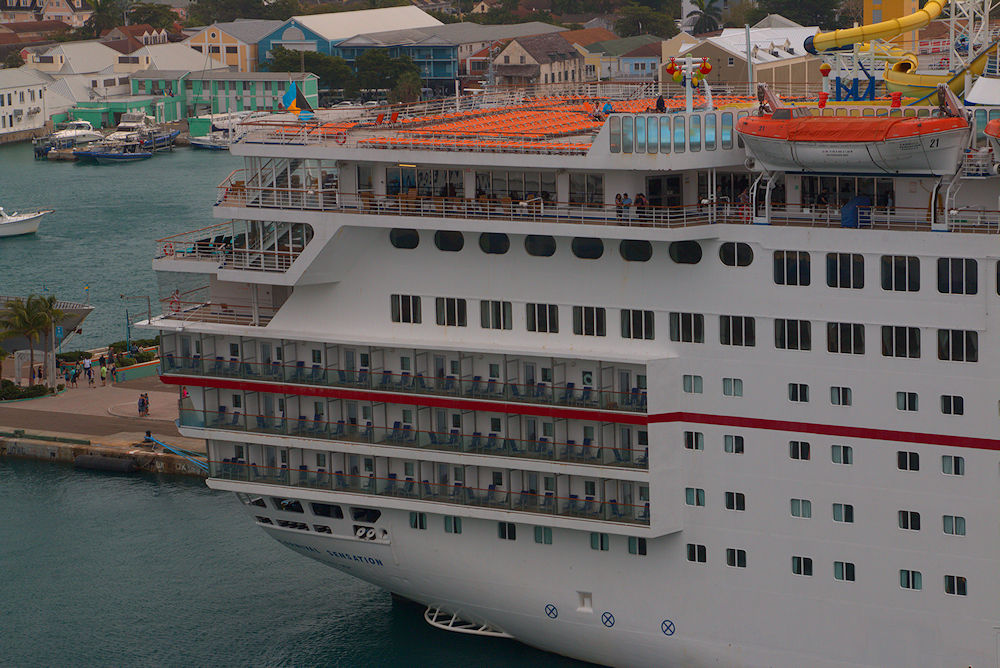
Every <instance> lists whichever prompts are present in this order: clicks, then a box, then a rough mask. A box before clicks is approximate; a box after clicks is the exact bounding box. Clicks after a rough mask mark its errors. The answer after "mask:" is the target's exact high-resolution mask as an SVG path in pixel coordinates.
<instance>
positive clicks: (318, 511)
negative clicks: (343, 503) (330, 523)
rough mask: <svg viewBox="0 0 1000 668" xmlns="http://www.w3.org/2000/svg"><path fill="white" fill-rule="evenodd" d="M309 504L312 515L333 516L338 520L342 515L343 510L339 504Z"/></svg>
mask: <svg viewBox="0 0 1000 668" xmlns="http://www.w3.org/2000/svg"><path fill="white" fill-rule="evenodd" d="M310 505H311V506H312V511H313V515H318V516H320V517H334V518H336V519H338V520H339V519H343V517H344V511H343V510H341V509H340V506H334V505H330V504H329V503H313V504H310Z"/></svg>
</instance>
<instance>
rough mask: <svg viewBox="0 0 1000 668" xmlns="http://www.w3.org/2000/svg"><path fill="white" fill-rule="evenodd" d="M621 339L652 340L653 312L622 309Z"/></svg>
mask: <svg viewBox="0 0 1000 668" xmlns="http://www.w3.org/2000/svg"><path fill="white" fill-rule="evenodd" d="M602 310H603V309H602ZM622 338H623V339H649V340H652V339H653V338H654V332H653V312H652V311H640V310H638V309H622Z"/></svg>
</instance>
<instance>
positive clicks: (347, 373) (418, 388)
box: [163, 353, 647, 413]
mask: <svg viewBox="0 0 1000 668" xmlns="http://www.w3.org/2000/svg"><path fill="white" fill-rule="evenodd" d="M163 372H164V373H167V374H171V373H173V374H182V375H194V376H221V377H228V378H244V379H247V380H262V381H271V382H281V383H294V384H299V385H323V386H334V387H350V388H364V389H370V390H383V391H386V392H405V393H408V394H432V395H433V394H436V395H445V396H458V397H465V398H469V399H491V400H495V401H520V402H526V403H534V404H555V405H560V406H581V407H586V408H603V409H608V410H617V411H633V412H639V413H642V412H645V411H646V400H647V393H646V390H645V389H642V388H639V387H633V388H632V389H631V390H630V391H628V392H619V391H615V390H610V389H604V390H602V389H597V388H594V387H589V386H583V387H577V385H576V384H575V383H572V382H567V383H563V384H555V383H534V384H532V385H527V384H524V383H517V382H504V381H502V380H500V379H497V378H483V377H482V376H472V377H471V378H459V377H457V376H453V375H447V376H444V377H440V378H435V377H425V376H424V375H423V374H422V373H417V374H416V375H413V374H410V373H409V372H403V373H399V374H396V373H393V372H391V371H379V372H374V373H373V372H371V371H369V370H368V369H360V370H355V369H338V368H336V367H323V366H320V365H319V364H313V365H312V367H311V368H306V366H305V362H295V363H293V364H282V363H281V362H241V361H240V360H238V359H236V358H229V359H228V360H226V359H225V358H223V357H220V356H217V357H215V359H214V360H210V359H202V357H201V356H200V355H194V356H192V357H190V358H186V357H178V356H177V355H175V354H174V353H166V354H165V355H164V366H163Z"/></svg>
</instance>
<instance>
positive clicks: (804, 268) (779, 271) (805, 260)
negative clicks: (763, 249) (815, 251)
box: [774, 251, 811, 285]
mask: <svg viewBox="0 0 1000 668" xmlns="http://www.w3.org/2000/svg"><path fill="white" fill-rule="evenodd" d="M810 281H811V278H810V269H809V253H807V252H805V251H774V282H775V283H777V284H778V285H809V283H810Z"/></svg>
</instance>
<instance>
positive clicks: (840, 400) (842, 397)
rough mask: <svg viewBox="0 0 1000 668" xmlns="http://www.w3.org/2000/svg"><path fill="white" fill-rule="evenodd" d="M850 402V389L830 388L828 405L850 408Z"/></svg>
mask: <svg viewBox="0 0 1000 668" xmlns="http://www.w3.org/2000/svg"><path fill="white" fill-rule="evenodd" d="M851 401H852V399H851V388H849V387H837V386H834V387H831V388H830V403H831V404H833V405H834V406H850V405H851Z"/></svg>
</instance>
